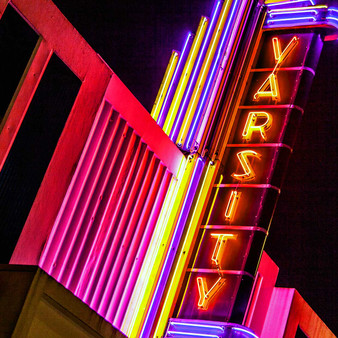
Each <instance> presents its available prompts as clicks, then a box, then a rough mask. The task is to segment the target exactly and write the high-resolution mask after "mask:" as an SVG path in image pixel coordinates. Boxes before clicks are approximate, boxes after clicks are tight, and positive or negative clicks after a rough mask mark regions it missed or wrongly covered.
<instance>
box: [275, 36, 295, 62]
mask: <svg viewBox="0 0 338 338" xmlns="http://www.w3.org/2000/svg"><path fill="white" fill-rule="evenodd" d="M298 41H299V38H297V36H294V37H293V38H292V39H291V41H290V42H289V44H288V45H287V46H286V47H285V49H284V50H283V52H282V53H281V46H280V41H279V39H278V38H273V39H272V47H273V53H274V55H275V60H276V62H277V64H276V66H278V67H280V65H281V63H282V62H283V61H284V60H285V59H286V58H287V57H288V56H289V55H290V53H291V52H292V51H293V49H294V48H295V47H296V45H297V43H298Z"/></svg>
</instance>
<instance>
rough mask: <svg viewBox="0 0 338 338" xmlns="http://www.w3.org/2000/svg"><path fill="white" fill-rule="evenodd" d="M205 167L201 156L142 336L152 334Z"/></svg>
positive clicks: (197, 162)
mask: <svg viewBox="0 0 338 338" xmlns="http://www.w3.org/2000/svg"><path fill="white" fill-rule="evenodd" d="M203 167H204V162H203V160H202V159H201V158H198V159H197V161H196V165H195V168H194V172H193V175H192V178H191V180H190V186H189V188H188V191H187V193H186V198H185V201H184V203H183V206H182V209H181V212H180V215H179V218H178V221H177V223H176V227H175V231H174V235H173V237H172V240H171V243H170V246H169V249H168V254H167V256H166V258H165V262H164V264H163V267H162V269H161V273H160V277H159V279H158V282H157V286H156V289H155V292H154V295H153V298H152V301H151V304H150V307H149V310H148V314H147V316H146V319H145V324H144V326H143V329H142V333H141V336H142V337H149V335H150V330H151V327H152V324H153V323H154V318H155V316H156V314H157V311H158V307H159V304H160V301H161V298H162V295H163V292H164V289H165V286H166V284H167V280H168V277H169V273H170V271H171V268H172V264H173V261H174V258H175V255H176V251H177V248H178V245H179V242H180V240H181V237H182V233H183V230H184V225H185V223H186V220H187V217H188V215H189V211H190V209H191V204H192V202H193V199H194V196H195V194H196V189H197V186H198V183H199V181H200V178H201V174H202V169H203Z"/></svg>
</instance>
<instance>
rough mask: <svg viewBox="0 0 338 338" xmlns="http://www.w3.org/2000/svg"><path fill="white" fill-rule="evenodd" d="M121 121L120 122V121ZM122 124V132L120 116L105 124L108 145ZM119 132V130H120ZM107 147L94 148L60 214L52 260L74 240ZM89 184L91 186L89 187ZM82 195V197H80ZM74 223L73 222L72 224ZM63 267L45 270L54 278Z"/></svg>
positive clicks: (125, 128)
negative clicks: (78, 186)
mask: <svg viewBox="0 0 338 338" xmlns="http://www.w3.org/2000/svg"><path fill="white" fill-rule="evenodd" d="M121 121H122V122H121ZM120 126H122V128H123V133H126V132H127V130H128V126H127V125H126V124H125V123H124V121H123V120H121V119H120V118H118V119H117V122H116V123H115V124H114V125H113V126H112V125H108V126H107V130H108V133H111V135H110V136H111V138H110V141H109V145H111V144H113V143H114V140H115V142H116V137H118V135H119V134H118V133H119V131H118V130H119V127H120ZM110 128H112V130H110ZM120 132H121V131H120ZM105 136H106V137H107V135H104V136H103V137H102V139H101V142H102V143H104V141H103V138H104V137H105ZM122 143H123V140H122V139H119V140H118V141H117V143H116V144H117V147H116V150H117V151H116V154H118V153H119V152H120V149H121V147H122ZM108 149H109V147H108V148H106V149H104V151H103V152H102V153H101V152H100V147H99V146H97V148H96V149H95V155H94V158H93V160H91V163H90V167H89V169H88V171H87V172H85V173H84V177H82V181H81V183H80V184H81V187H80V191H77V192H78V194H75V192H73V196H74V195H75V196H74V197H73V198H74V200H75V202H73V203H72V204H69V205H67V206H66V208H67V209H68V210H69V209H71V211H70V213H62V215H61V216H60V220H59V221H58V223H55V224H58V225H57V228H58V229H59V230H58V231H57V232H58V233H59V236H60V233H61V238H58V240H56V239H55V238H54V239H53V243H52V245H53V246H54V247H55V246H57V247H56V248H54V250H52V252H51V253H50V254H49V256H52V259H53V261H54V262H55V261H58V260H60V262H63V259H64V257H65V254H66V253H65V250H67V244H65V243H67V241H72V240H74V239H73V238H72V233H73V232H74V227H75V231H76V225H77V222H78V221H79V219H78V217H79V215H78V214H79V213H80V214H81V213H82V211H83V208H85V205H86V204H87V203H88V201H89V200H90V197H89V196H90V194H91V191H92V190H93V187H92V186H91V184H92V185H94V186H95V185H96V183H97V180H98V179H99V177H100V173H101V172H102V170H103V166H104V163H105V160H106V158H107V157H108V153H109V151H108ZM116 159H117V155H114V156H113V158H112V159H111V162H112V163H113V164H114V163H115V161H116ZM93 168H95V169H96V170H94V172H93ZM81 169H82V170H84V169H83V168H81ZM90 186H91V187H90ZM88 188H89V192H88V191H87V189H88ZM83 196H85V198H83ZM81 197H82V198H81ZM74 218H75V222H74ZM74 223H75V224H74ZM60 228H62V231H60ZM63 268H64V267H63V265H62V264H57V265H54V264H53V265H52V266H51V267H50V268H49V270H48V271H47V272H48V273H49V274H50V275H52V276H55V277H56V278H57V277H58V276H59V272H60V270H62V269H63Z"/></svg>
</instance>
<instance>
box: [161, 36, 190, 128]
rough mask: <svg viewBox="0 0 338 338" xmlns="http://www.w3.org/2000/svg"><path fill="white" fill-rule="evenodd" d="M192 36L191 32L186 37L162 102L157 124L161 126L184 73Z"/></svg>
mask: <svg viewBox="0 0 338 338" xmlns="http://www.w3.org/2000/svg"><path fill="white" fill-rule="evenodd" d="M192 37H193V34H192V33H189V34H188V36H187V38H186V40H185V43H184V47H183V50H182V53H181V55H180V57H179V60H178V63H177V65H176V68H175V71H174V75H173V77H172V79H171V81H170V85H169V88H168V91H167V93H166V96H165V99H164V101H163V104H162V107H161V111H160V114H159V117H158V119H157V124H158V125H160V126H161V127H162V126H163V124H164V121H165V119H166V117H167V114H168V109H169V107H170V104H171V102H172V98H173V95H174V93H175V90H176V86H177V80H178V78H179V76H180V75H181V73H182V67H183V65H184V62H185V61H186V59H187V50H188V48H187V47H188V45H189V44H190V43H191V40H192Z"/></svg>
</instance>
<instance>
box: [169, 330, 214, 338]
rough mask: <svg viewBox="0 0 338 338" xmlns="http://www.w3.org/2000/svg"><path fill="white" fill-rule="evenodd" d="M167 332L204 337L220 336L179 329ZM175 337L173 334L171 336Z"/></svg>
mask: <svg viewBox="0 0 338 338" xmlns="http://www.w3.org/2000/svg"><path fill="white" fill-rule="evenodd" d="M167 333H169V334H175V335H181V336H190V337H191V336H196V337H206V338H220V336H218V335H214V334H207V333H193V332H181V331H168V332H167ZM173 337H175V336H173Z"/></svg>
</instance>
